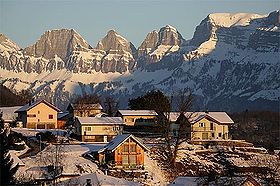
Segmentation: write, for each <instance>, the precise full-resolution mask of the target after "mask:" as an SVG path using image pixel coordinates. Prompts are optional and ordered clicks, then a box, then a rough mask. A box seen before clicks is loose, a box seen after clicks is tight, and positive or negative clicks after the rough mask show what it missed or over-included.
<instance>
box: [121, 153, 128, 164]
mask: <svg viewBox="0 0 280 186" xmlns="http://www.w3.org/2000/svg"><path fill="white" fill-rule="evenodd" d="M122 164H125V165H127V164H128V156H127V155H122Z"/></svg>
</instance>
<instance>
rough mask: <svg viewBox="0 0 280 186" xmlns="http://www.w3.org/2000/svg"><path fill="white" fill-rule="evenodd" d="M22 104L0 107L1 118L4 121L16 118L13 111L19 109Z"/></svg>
mask: <svg viewBox="0 0 280 186" xmlns="http://www.w3.org/2000/svg"><path fill="white" fill-rule="evenodd" d="M21 107H22V106H14V107H0V113H1V112H2V114H3V115H2V119H3V120H4V121H12V120H14V119H15V118H16V116H17V114H15V111H16V110H18V109H20V108H21Z"/></svg>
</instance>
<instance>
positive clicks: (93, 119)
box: [77, 117, 124, 125]
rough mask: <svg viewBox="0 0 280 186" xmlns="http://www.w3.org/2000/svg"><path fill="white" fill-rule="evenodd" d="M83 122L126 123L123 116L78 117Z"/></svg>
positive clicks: (95, 123) (93, 123)
mask: <svg viewBox="0 0 280 186" xmlns="http://www.w3.org/2000/svg"><path fill="white" fill-rule="evenodd" d="M77 119H78V121H79V122H80V123H81V124H88V125H98V124H112V125H116V124H119V125H124V122H123V120H122V118H121V117H77Z"/></svg>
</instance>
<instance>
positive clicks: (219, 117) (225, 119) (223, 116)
mask: <svg viewBox="0 0 280 186" xmlns="http://www.w3.org/2000/svg"><path fill="white" fill-rule="evenodd" d="M184 115H185V117H186V118H188V120H189V121H190V123H192V124H193V123H196V122H198V121H200V120H201V119H203V118H205V117H209V118H211V119H213V120H215V121H217V122H218V123H222V124H233V123H234V122H233V120H232V119H231V118H230V117H229V116H228V115H227V113H226V112H186V113H185V114H184Z"/></svg>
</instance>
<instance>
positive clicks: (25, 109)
mask: <svg viewBox="0 0 280 186" xmlns="http://www.w3.org/2000/svg"><path fill="white" fill-rule="evenodd" d="M40 103H45V104H46V105H48V106H49V107H51V108H53V109H54V110H56V111H58V112H60V110H59V109H58V108H57V107H55V106H54V105H52V104H50V103H49V102H47V101H46V100H37V101H34V102H30V103H27V104H26V105H24V106H22V107H21V108H19V109H18V110H16V111H15V112H25V111H28V110H30V109H31V108H33V107H35V106H37V105H39V104H40Z"/></svg>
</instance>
